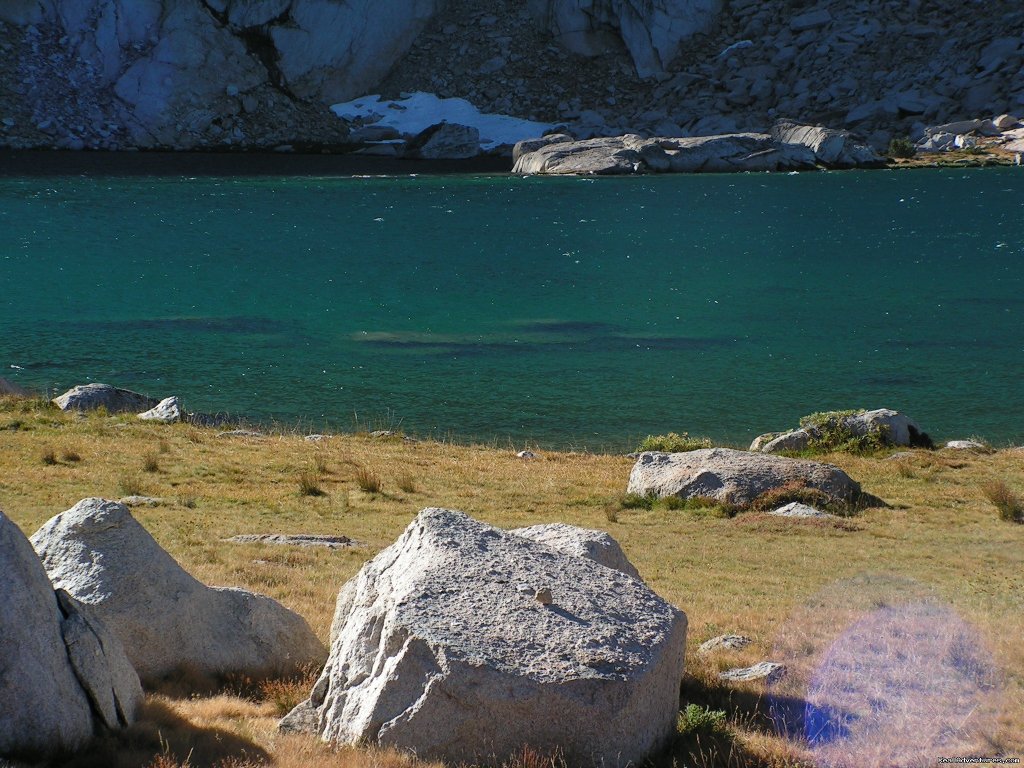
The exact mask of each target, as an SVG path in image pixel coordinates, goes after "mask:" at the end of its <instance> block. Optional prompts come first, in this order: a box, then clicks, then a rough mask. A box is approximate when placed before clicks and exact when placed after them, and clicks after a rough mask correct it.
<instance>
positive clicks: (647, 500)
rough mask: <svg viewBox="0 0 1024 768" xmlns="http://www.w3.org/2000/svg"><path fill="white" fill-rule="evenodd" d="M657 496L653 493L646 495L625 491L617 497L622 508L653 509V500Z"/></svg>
mask: <svg viewBox="0 0 1024 768" xmlns="http://www.w3.org/2000/svg"><path fill="white" fill-rule="evenodd" d="M656 500H657V497H655V496H654V494H647V495H646V496H644V495H642V494H639V493H627V494H626V495H625V496H623V497H622V498H621V499H619V506H620V507H622V509H654V502H655V501H656Z"/></svg>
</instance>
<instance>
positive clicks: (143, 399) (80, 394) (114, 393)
mask: <svg viewBox="0 0 1024 768" xmlns="http://www.w3.org/2000/svg"><path fill="white" fill-rule="evenodd" d="M157 402H158V401H157V400H156V399H154V398H152V397H149V396H147V395H140V394H139V393H138V392H132V391H131V390H130V389H119V388H118V387H113V386H111V385H110V384H79V385H78V386H76V387H72V388H71V389H69V390H68V391H67V392H65V393H64V394H63V395H59V396H57V397H55V398H53V403H54V405H56V406H57V407H58V408H60V409H61V410H62V411H95V410H96V409H98V408H106V409H107V412H108V413H141V412H142V411H147V410H149V409H150V408H152V407H153V406H155V405H156V404H157Z"/></svg>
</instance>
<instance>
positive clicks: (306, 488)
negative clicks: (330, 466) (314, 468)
mask: <svg viewBox="0 0 1024 768" xmlns="http://www.w3.org/2000/svg"><path fill="white" fill-rule="evenodd" d="M299 495H300V496H324V495H326V493H325V492H324V489H323V488H322V487H321V486H320V475H319V474H317V473H316V472H310V471H306V472H302V473H300V474H299Z"/></svg>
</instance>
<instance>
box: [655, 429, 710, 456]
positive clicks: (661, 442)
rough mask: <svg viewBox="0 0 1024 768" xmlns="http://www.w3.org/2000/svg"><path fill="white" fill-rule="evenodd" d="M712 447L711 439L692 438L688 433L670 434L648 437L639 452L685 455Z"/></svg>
mask: <svg viewBox="0 0 1024 768" xmlns="http://www.w3.org/2000/svg"><path fill="white" fill-rule="evenodd" d="M711 445H712V443H711V438H710V437H690V436H689V435H688V434H687V433H686V432H683V434H681V435H677V434H676V433H675V432H669V433H668V434H667V435H648V436H647V437H645V438H644V439H643V440H642V441H641V442H640V445H639V446H638V447H637V451H639V452H641V453H642V452H644V451H662V452H664V453H685V452H687V451H697V450H700V449H701V448H710V447H711Z"/></svg>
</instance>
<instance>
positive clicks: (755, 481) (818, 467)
mask: <svg viewBox="0 0 1024 768" xmlns="http://www.w3.org/2000/svg"><path fill="white" fill-rule="evenodd" d="M787 485H801V486H805V487H808V488H816V489H818V490H819V491H822V492H823V493H825V494H826V495H828V496H829V497H830V498H831V499H832V500H834V501H835V502H838V503H850V502H853V501H855V500H857V499H858V498H859V497H860V495H861V490H860V485H859V484H858V483H856V482H854V481H853V480H852V479H850V477H849V475H847V474H846V473H845V472H843V470H841V469H839V468H838V467H834V466H832V465H831V464H821V463H819V462H816V461H803V460H799V459H787V458H784V457H782V456H770V455H767V454H763V453H751V452H748V451H736V450H732V449H730V448H704V449H701V450H697V451H689V452H687V453H657V452H648V453H642V454H640V458H639V459H637V462H636V464H634V465H633V470H632V472H631V473H630V475H629V485H628V486H627V488H626V492H627V493H635V494H638V495H640V496H646V495H648V494H654V495H655V496H658V497H665V496H679V497H681V498H684V499H688V498H695V497H698V498H709V499H715V500H716V501H720V502H724V503H730V504H738V505H741V506H742V505H747V504H750V503H751V502H753V501H754V499H756V498H757V497H758V496H760V495H761V494H763V493H765V492H766V491H771V490H774V489H776V488H782V487H783V486H787Z"/></svg>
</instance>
